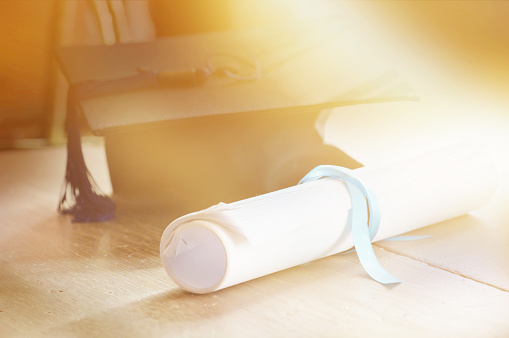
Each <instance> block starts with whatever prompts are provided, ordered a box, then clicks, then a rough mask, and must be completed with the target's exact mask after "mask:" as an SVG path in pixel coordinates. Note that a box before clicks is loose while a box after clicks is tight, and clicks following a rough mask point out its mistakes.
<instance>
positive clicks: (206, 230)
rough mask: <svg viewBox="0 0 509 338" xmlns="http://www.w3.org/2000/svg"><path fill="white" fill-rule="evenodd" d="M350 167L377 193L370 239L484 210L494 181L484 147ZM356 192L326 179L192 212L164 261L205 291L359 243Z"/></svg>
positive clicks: (173, 227) (171, 238)
mask: <svg viewBox="0 0 509 338" xmlns="http://www.w3.org/2000/svg"><path fill="white" fill-rule="evenodd" d="M352 172H353V174H354V175H355V176H356V177H358V178H360V179H361V180H362V182H363V183H364V185H365V186H366V187H368V188H369V189H370V191H372V193H373V194H374V195H375V196H376V199H377V200H378V205H379V210H380V224H379V229H378V231H377V232H376V234H375V236H374V238H373V241H378V240H383V239H387V238H389V237H392V236H396V235H400V234H403V233H406V232H408V231H412V230H415V229H418V228H421V227H424V226H427V225H431V224H434V223H438V222H441V221H444V220H447V219H449V218H453V217H457V216H460V215H462V214H465V213H467V212H469V211H471V210H474V209H477V208H479V207H481V206H482V205H483V204H485V203H486V202H487V201H488V200H489V199H490V197H491V196H492V194H493V192H494V190H495V187H496V170H495V166H494V164H493V162H492V160H491V157H490V156H489V155H487V154H486V153H484V152H483V151H482V149H480V148H478V147H462V146H453V147H448V148H443V149H440V150H437V151H434V152H431V153H428V154H426V155H423V156H420V157H418V158H413V159H409V160H405V161H402V162H400V163H395V164H394V165H391V166H383V167H376V166H372V167H364V168H360V169H356V170H353V171H352ZM351 196H353V195H352V194H351V192H349V187H347V185H345V182H341V181H339V180H337V179H333V178H324V179H319V180H313V181H310V182H306V183H303V184H300V185H296V186H293V187H290V188H287V189H283V190H279V191H275V192H272V193H269V194H265V195H260V196H256V197H253V198H249V199H246V200H241V201H237V202H234V203H230V204H224V203H219V204H217V205H215V206H213V207H210V208H208V209H205V210H202V211H198V212H195V213H191V214H188V215H185V216H183V217H181V218H179V219H177V220H175V221H173V222H172V223H171V224H170V225H169V226H168V227H167V229H166V230H165V231H164V233H163V236H162V239H161V246H160V253H161V259H162V263H163V265H164V267H165V269H166V271H167V272H168V274H169V275H170V277H171V278H172V279H173V280H174V281H175V282H176V283H177V284H178V285H180V286H181V287H182V288H184V289H186V290H188V291H191V292H194V293H208V292H213V291H216V290H219V289H223V288H225V287H228V286H232V285H235V284H238V283H242V282H245V281H248V280H250V279H254V278H257V277H261V276H264V275H267V274H270V273H273V272H276V271H280V270H283V269H286V268H289V267H292V266H296V265H299V264H303V263H306V262H310V261H312V260H315V259H319V258H322V257H326V256H329V255H333V254H336V253H339V252H343V251H347V250H349V249H351V248H353V247H354V239H353V238H352V227H351V216H352V214H353V213H354V212H355V210H353V209H352V205H354V203H352V198H351ZM370 217H373V216H372V215H370ZM365 231H366V232H368V231H369V230H368V228H367V225H366V229H365ZM356 249H357V250H358V251H359V248H358V247H357V248H356ZM363 250H364V249H363ZM375 260H376V259H375ZM361 262H362V259H361ZM368 264H369V262H368ZM363 265H364V263H363ZM365 268H366V269H367V270H369V269H368V268H367V267H366V266H365ZM368 272H369V271H368Z"/></svg>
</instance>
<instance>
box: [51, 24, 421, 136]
mask: <svg viewBox="0 0 509 338" xmlns="http://www.w3.org/2000/svg"><path fill="white" fill-rule="evenodd" d="M361 42H362V41H361V40H360V39H358V38H357V37H356V36H355V35H354V34H353V32H352V30H351V29H350V28H349V26H347V25H346V24H345V22H344V21H343V20H342V19H341V18H340V17H337V16H334V17H329V18H325V19H324V18H320V19H314V20H308V21H302V22H293V23H285V24H281V25H272V26H267V27H259V28H255V29H251V30H245V31H241V30H231V31H220V32H208V33H202V34H193V35H185V36H177V37H170V38H161V39H158V40H155V41H152V42H147V43H135V44H118V45H113V46H76V47H62V48H60V49H58V51H57V57H58V60H59V63H60V65H61V67H62V70H63V72H64V74H65V76H66V77H67V79H68V80H69V82H70V83H71V84H78V83H82V82H87V81H108V80H115V79H122V78H128V77H136V76H138V75H139V74H140V73H143V72H146V71H157V72H186V71H191V70H193V69H204V68H205V67H206V65H207V62H210V61H211V58H214V57H216V56H217V55H219V56H220V57H222V58H223V59H222V60H220V61H222V62H226V64H223V65H224V66H226V67H232V69H233V71H234V72H236V71H240V72H242V71H244V72H246V71H247V72H248V73H249V71H250V69H249V68H250V67H251V68H254V66H253V64H255V63H259V65H260V66H261V72H260V74H259V75H260V76H258V77H257V78H256V79H253V80H248V81H242V80H240V81H239V80H236V79H234V78H231V77H228V76H220V75H218V74H215V75H214V74H213V75H211V76H209V77H208V78H207V80H206V81H204V83H203V84H201V85H197V86H191V87H180V88H175V87H172V88H167V87H165V86H159V87H155V88H150V89H148V88H147V89H141V90H137V91H132V92H125V93H116V94H113V95H108V97H107V99H105V98H104V97H95V98H94V97H92V98H87V99H85V100H82V101H81V109H82V111H83V113H84V115H85V117H86V119H87V121H88V124H89V126H90V128H91V129H92V131H93V132H94V133H95V134H98V135H104V134H107V133H108V132H110V131H113V130H118V129H124V128H128V129H129V128H133V127H136V126H139V125H144V124H151V123H155V122H161V121H169V120H181V119H187V118H193V117H201V116H214V115H224V114H234V113H243V112H259V111H265V112H269V113H277V112H279V111H289V112H303V111H319V110H321V109H324V108H331V107H338V106H344V105H350V104H357V103H369V102H383V101H395V100H415V99H416V97H415V94H414V92H413V90H412V88H411V87H410V86H409V85H408V84H407V83H406V82H405V81H404V80H403V79H402V78H401V77H400V76H399V75H398V73H397V72H396V71H395V70H393V69H392V68H389V67H387V66H386V65H385V64H384V62H382V60H381V59H380V58H379V57H378V55H377V54H376V53H375V51H373V50H370V49H369V46H366V45H363V44H362V43H361ZM229 62H230V63H231V64H228V63H229ZM240 68H246V69H247V70H246V69H240ZM140 69H143V71H141V72H140Z"/></svg>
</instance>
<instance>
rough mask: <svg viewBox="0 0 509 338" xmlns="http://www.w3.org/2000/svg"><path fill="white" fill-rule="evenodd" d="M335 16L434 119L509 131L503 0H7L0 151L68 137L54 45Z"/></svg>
mask: <svg viewBox="0 0 509 338" xmlns="http://www.w3.org/2000/svg"><path fill="white" fill-rule="evenodd" d="M333 13H340V14H342V16H343V17H344V18H345V19H346V20H347V21H349V22H350V24H352V25H354V26H355V28H356V29H358V30H359V31H360V32H361V33H363V34H364V36H365V38H366V39H368V41H369V42H370V43H372V44H373V45H374V46H375V47H376V48H377V49H378V50H379V51H380V57H382V55H383V56H384V57H385V58H387V59H388V60H389V61H390V62H393V63H394V64H395V65H396V67H397V68H398V69H399V70H400V71H401V72H402V74H403V75H404V76H405V77H406V78H407V80H408V81H409V82H410V83H412V85H414V86H415V88H416V89H417V91H418V92H419V93H420V94H421V95H422V97H423V98H424V99H429V100H428V101H430V102H431V101H433V107H442V108H443V109H442V110H441V111H440V114H446V113H447V114H450V116H453V118H456V117H457V116H459V115H461V116H467V115H468V116H476V117H478V118H479V119H478V120H476V121H479V120H482V121H492V123H494V124H496V125H500V124H502V125H504V124H507V125H508V126H509V123H508V115H509V114H508V113H507V109H508V107H509V104H508V101H509V99H508V98H507V92H508V90H509V25H508V24H507V18H509V2H507V1H336V0H291V1H290V0H277V1H268V0H215V1H207V0H140V1H134V0H133V1H127V0H123V1H122V0H67V1H66V0H37V1H31V0H3V1H0V148H3V149H6V148H26V147H39V146H46V145H49V144H54V143H62V142H64V141H65V137H64V136H65V134H64V131H63V123H64V122H63V121H64V119H65V109H64V107H65V88H66V83H65V78H64V77H63V75H62V74H61V73H60V72H59V70H58V67H57V65H56V63H55V60H54V59H53V54H52V50H53V48H54V47H55V46H66V45H96V44H115V43H135V42H140V41H150V40H153V39H156V38H158V37H161V36H170V35H180V34H192V33H196V32H203V31H213V30H223V29H238V28H248V27H254V26H257V25H263V24H270V23H271V22H281V21H284V20H291V19H295V18H301V17H308V16H319V15H328V14H333ZM425 102H426V100H425ZM476 123H477V122H476ZM490 123H491V122H490Z"/></svg>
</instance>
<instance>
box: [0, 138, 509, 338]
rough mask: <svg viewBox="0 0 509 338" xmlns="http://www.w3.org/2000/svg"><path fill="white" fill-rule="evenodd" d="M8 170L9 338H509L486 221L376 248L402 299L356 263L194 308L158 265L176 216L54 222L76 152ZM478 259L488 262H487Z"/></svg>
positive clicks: (96, 152)
mask: <svg viewBox="0 0 509 338" xmlns="http://www.w3.org/2000/svg"><path fill="white" fill-rule="evenodd" d="M85 153H86V154H87V162H88V163H89V166H90V168H91V170H92V171H93V173H94V175H95V177H96V179H97V180H98V181H99V183H100V184H101V185H102V186H104V185H105V184H107V183H108V182H107V178H108V175H107V171H106V165H105V159H104V150H103V149H102V147H101V146H98V145H87V146H86V147H85ZM0 164H1V165H0V191H1V193H0V334H1V335H2V336H4V337H17V336H58V337H61V336H63V337H67V336H72V337H91V336H92V337H93V336H100V337H119V336H129V337H142V336H143V337H147V336H151V337H159V336H162V337H168V336H172V337H181V336H183V337H203V336H217V337H237V336H251V337H258V336H275V337H305V336H318V337H331V336H352V337H364V336H375V335H376V336H391V337H404V336H409V335H412V336H416V337H424V336H430V335H436V336H440V337H442V336H443V337H445V336H464V337H479V336H490V337H496V336H500V337H503V336H507V334H508V333H509V323H508V322H507V320H506V319H507V318H508V316H509V293H508V292H507V291H504V290H503V289H504V288H505V285H506V284H505V280H504V279H503V278H505V277H500V276H499V274H500V275H503V268H504V266H502V265H501V264H499V263H496V264H495V263H493V262H499V260H500V258H499V257H498V256H497V255H498V254H499V252H498V251H497V250H496V249H493V248H492V247H493V246H490V244H489V242H485V241H481V240H479V241H477V242H475V239H478V237H477V236H478V233H479V232H478V230H479V229H478V226H480V225H479V224H478V223H477V222H481V221H479V219H478V218H477V219H475V218H473V216H467V217H462V218H458V219H455V220H451V221H449V222H445V223H443V224H437V225H434V226H431V227H428V228H426V229H424V230H422V232H424V233H426V234H431V235H433V237H432V238H429V239H426V240H422V241H420V242H408V243H402V242H399V243H391V244H383V246H384V247H387V250H390V251H391V252H389V251H387V250H385V249H383V248H378V247H376V248H375V251H376V254H377V255H378V257H379V258H380V261H381V263H382V265H383V266H384V267H386V268H387V269H388V270H389V271H390V272H391V273H393V274H395V275H397V276H398V277H401V278H403V279H404V282H403V283H401V284H400V285H397V286H395V287H392V288H388V287H385V286H382V285H380V284H378V283H376V282H374V281H373V280H371V279H370V278H369V277H368V276H367V275H366V274H365V272H364V270H363V269H362V267H361V265H360V264H359V262H358V259H357V257H356V255H355V254H354V253H349V254H343V255H335V256H331V257H328V258H324V259H321V260H318V261H315V262H312V263H308V264H305V265H302V266H298V267H295V268H292V269H288V270H285V271H282V272H279V273H275V274H272V275H269V276H266V277H262V278H258V279H256V280H253V281H250V282H247V283H243V284H241V285H237V286H234V287H230V288H227V289H225V290H221V291H218V292H215V293H212V294H208V295H193V294H190V293H187V292H185V291H183V290H181V289H180V288H178V286H176V285H175V284H174V283H173V282H172V281H171V279H170V278H169V277H168V276H167V275H166V273H165V271H164V269H163V268H162V265H161V263H160V261H159V253H158V246H159V239H160V235H161V233H162V231H163V230H164V228H165V227H166V225H167V224H168V223H169V222H170V221H171V220H172V219H173V218H175V217H177V216H179V215H178V212H177V211H175V210H171V208H170V207H169V208H168V209H167V210H150V209H143V208H138V209H135V208H132V207H128V206H126V205H122V204H121V205H120V207H119V210H118V213H117V217H116V218H115V220H114V221H111V222H106V223H89V224H75V223H71V222H70V218H69V217H67V216H61V215H58V214H57V213H56V211H55V210H56V204H57V200H58V193H59V190H60V184H61V182H62V178H63V173H64V166H65V149H64V148H62V147H56V148H48V149H40V150H33V151H9V152H1V153H0ZM452 232H456V234H455V235H452V234H451V233H452ZM469 236H476V237H475V238H474V239H472V238H471V237H469ZM500 243H507V237H505V238H504V239H500ZM377 245H378V244H377ZM490 247H491V248H492V249H490ZM395 248H396V249H395ZM467 249H470V250H471V251H468V250H467ZM398 250H399V251H401V252H402V254H400V253H398V252H397V251H398ZM451 252H455V254H456V256H455V259H453V257H451ZM476 252H477V253H479V252H482V253H483V256H482V257H481V258H477V259H474V258H475V257H474V256H475V254H476ZM483 261H487V262H492V264H491V265H490V264H480V262H483ZM472 271H474V272H472ZM483 273H485V276H484V277H483V278H480V277H479V276H481V275H482V274H483ZM501 281H502V282H501Z"/></svg>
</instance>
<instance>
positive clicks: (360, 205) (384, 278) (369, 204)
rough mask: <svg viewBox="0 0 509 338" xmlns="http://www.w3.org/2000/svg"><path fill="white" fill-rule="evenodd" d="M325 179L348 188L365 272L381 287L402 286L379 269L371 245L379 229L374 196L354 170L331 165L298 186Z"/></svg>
mask: <svg viewBox="0 0 509 338" xmlns="http://www.w3.org/2000/svg"><path fill="white" fill-rule="evenodd" d="M325 177H330V178H334V179H337V180H340V181H342V182H344V183H345V185H346V187H347V188H348V192H349V193H350V198H351V200H352V209H351V210H350V217H349V225H350V226H351V229H352V236H353V243H354V246H355V251H356V252H357V256H358V257H359V260H360V262H361V265H362V267H363V268H364V270H365V271H366V272H367V273H368V275H370V276H371V278H373V279H374V280H376V281H377V282H379V283H382V284H392V283H400V282H402V280H401V279H399V278H397V277H394V276H393V275H391V274H390V273H388V272H387V271H386V270H385V269H384V268H383V267H382V266H381V265H380V263H379V262H378V259H377V258H376V256H375V252H374V251H373V247H372V246H371V241H372V240H373V239H374V238H375V236H376V233H377V232H378V228H379V226H380V207H379V204H378V199H377V198H376V196H375V194H374V193H373V192H372V191H371V190H370V189H369V188H368V187H366V186H365V185H364V183H362V181H361V180H360V179H359V178H357V177H355V175H354V174H353V172H352V170H350V169H347V168H343V167H338V166H332V165H320V166H318V167H316V168H314V169H313V170H311V171H310V172H309V173H308V174H307V175H306V176H304V178H302V180H300V182H299V184H302V183H305V182H310V181H314V180H318V179H321V178H325ZM368 212H369V214H368ZM368 215H369V216H368Z"/></svg>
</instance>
